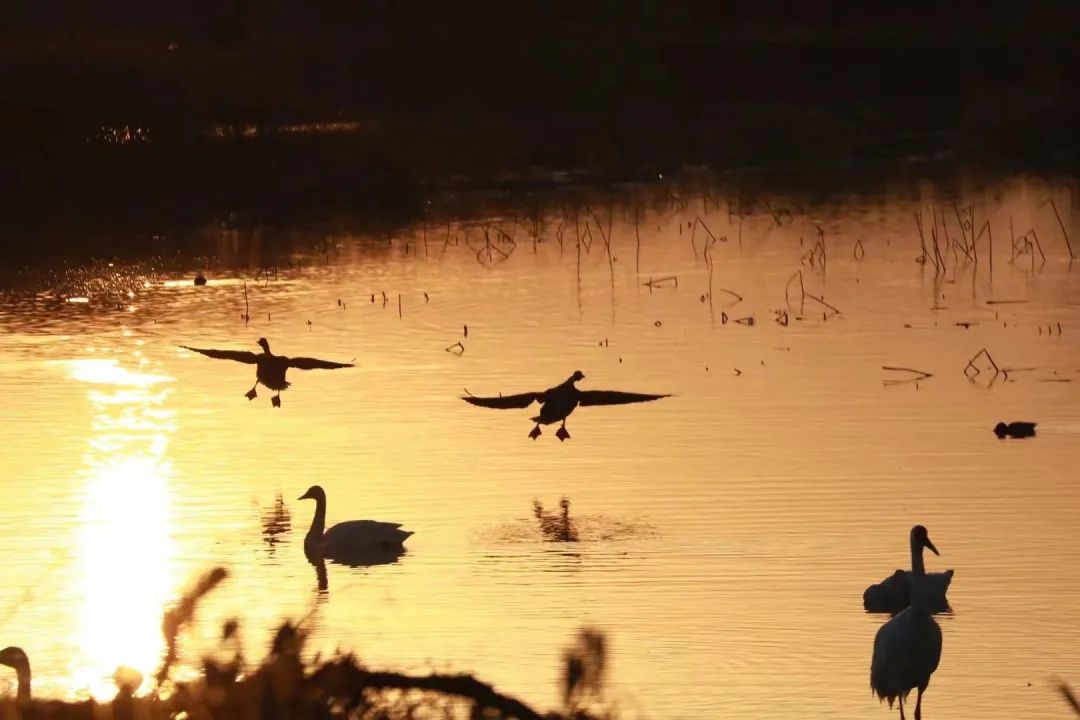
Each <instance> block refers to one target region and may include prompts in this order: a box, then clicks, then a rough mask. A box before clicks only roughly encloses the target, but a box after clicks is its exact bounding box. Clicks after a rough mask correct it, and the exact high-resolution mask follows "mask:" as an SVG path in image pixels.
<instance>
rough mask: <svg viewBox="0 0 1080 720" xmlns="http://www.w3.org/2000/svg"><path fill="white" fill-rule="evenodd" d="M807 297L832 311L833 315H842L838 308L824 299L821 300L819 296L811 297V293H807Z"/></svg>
mask: <svg viewBox="0 0 1080 720" xmlns="http://www.w3.org/2000/svg"><path fill="white" fill-rule="evenodd" d="M806 297H808V298H810V299H811V300H813V301H814V302H816V303H818V304H820V305H823V306H824V307H826V308H828V309H829V310H832V314H833V315H839V314H840V310H838V309H837V308H836V306H834V305H830V304H829V303H827V302H825V300H824V298H820V297H818V296H817V295H811V294H810V293H806Z"/></svg>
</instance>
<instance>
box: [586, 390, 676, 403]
mask: <svg viewBox="0 0 1080 720" xmlns="http://www.w3.org/2000/svg"><path fill="white" fill-rule="evenodd" d="M666 397H671V395H670V394H665V395H646V394H644V393H631V392H619V391H618V390H583V391H582V392H581V395H580V399H579V400H578V405H625V404H626V403H639V402H649V401H650V400H659V399H660V398H666Z"/></svg>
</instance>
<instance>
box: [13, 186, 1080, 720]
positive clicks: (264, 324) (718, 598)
mask: <svg viewBox="0 0 1080 720" xmlns="http://www.w3.org/2000/svg"><path fill="white" fill-rule="evenodd" d="M1077 197H1078V196H1077V194H1076V189H1075V186H1071V185H1069V184H1066V183H1062V182H1059V181H1056V180H1052V179H1040V178H1033V177H1013V178H1007V179H1003V180H984V179H982V178H980V177H978V176H975V177H972V178H967V179H962V180H959V181H952V182H949V183H944V184H939V183H935V182H933V181H929V180H927V181H914V180H904V181H898V182H897V183H895V184H894V185H891V186H886V187H885V189H883V190H881V191H874V192H870V191H867V192H862V193H859V194H850V195H849V194H842V195H840V194H834V195H828V196H826V195H818V196H816V197H814V198H807V197H800V196H799V195H785V194H783V193H779V192H773V193H770V192H763V193H758V194H753V195H748V194H747V193H743V192H740V189H739V187H738V185H737V184H734V185H725V186H719V185H708V184H706V185H700V184H689V183H687V184H681V185H680V184H675V183H671V182H669V181H667V180H658V181H657V183H656V184H654V185H649V186H626V187H620V188H615V189H611V190H607V189H604V190H593V191H581V192H579V193H567V194H565V195H557V194H553V195H552V196H551V197H545V196H543V195H539V196H536V197H527V198H512V197H511V198H506V197H492V198H488V199H484V198H479V199H478V198H472V199H471V200H470V202H469V203H468V205H469V208H470V210H468V211H467V212H465V211H458V212H453V211H451V210H450V209H448V207H450V205H452V203H451V204H447V205H445V206H443V207H436V205H433V206H432V209H431V212H430V216H429V220H428V221H426V222H421V223H417V224H415V225H412V226H409V227H405V228H398V229H395V230H393V231H392V232H379V233H365V232H358V231H354V230H351V229H349V227H348V226H347V225H346V224H339V223H336V222H335V220H334V218H325V222H319V223H310V224H303V225H301V224H299V223H298V224H297V225H296V226H295V227H293V226H289V225H285V226H282V225H281V224H277V225H275V226H269V225H258V224H254V225H253V224H246V223H244V224H242V223H236V222H229V221H228V219H227V218H226V219H225V220H224V221H222V222H216V223H211V224H207V225H206V226H204V227H199V228H194V229H190V228H189V229H187V230H185V231H183V233H179V231H178V233H179V234H178V235H177V236H176V237H175V238H171V237H166V238H164V239H162V238H156V239H150V238H148V239H147V243H149V244H151V245H152V244H153V243H158V245H163V244H165V245H167V244H168V243H169V242H170V241H171V240H173V239H175V246H176V247H179V248H181V250H180V251H179V252H172V253H170V254H157V253H151V252H132V253H129V254H126V255H125V256H110V257H103V258H101V259H100V260H95V261H87V262H79V263H75V264H71V263H63V262H61V261H60V260H59V259H57V260H56V261H55V262H50V261H49V259H48V255H46V254H45V253H46V251H44V250H43V251H42V254H43V256H42V257H38V258H36V260H35V262H33V263H32V264H31V265H29V266H27V267H11V266H10V265H9V266H6V267H5V269H4V271H3V272H2V274H0V288H2V290H3V293H2V295H0V327H2V330H3V331H2V333H0V392H2V396H3V402H4V406H5V407H4V412H3V417H4V419H3V421H2V427H3V438H4V452H3V453H2V454H0V490H2V491H3V494H4V502H3V504H2V511H0V518H2V521H3V528H4V532H3V533H2V534H0V556H2V557H3V558H4V579H5V582H4V583H3V586H2V587H0V645H18V646H21V647H23V648H24V649H25V650H26V651H27V654H28V655H29V657H30V660H31V664H32V666H33V669H34V673H35V674H34V690H35V692H36V693H37V694H39V695H54V696H63V697H72V696H79V695H86V694H91V695H94V696H98V697H109V696H110V695H111V693H112V692H113V690H112V688H113V684H112V680H111V676H112V673H113V671H114V670H115V669H116V667H117V666H118V665H121V664H124V665H129V666H132V667H135V668H137V669H139V670H140V671H142V672H143V673H144V675H147V676H149V675H151V674H152V672H153V669H154V668H155V667H156V665H157V664H158V662H159V660H160V657H161V653H162V651H163V642H162V638H161V615H162V611H163V609H164V608H166V607H168V606H169V604H170V603H171V602H174V601H175V600H176V599H177V597H178V596H179V595H180V594H182V593H183V592H184V590H185V589H186V588H187V587H188V586H189V584H190V583H191V581H192V579H193V578H194V577H195V576H196V575H197V574H198V573H200V572H203V571H205V570H207V569H208V568H210V567H212V566H214V565H217V564H220V565H224V566H225V567H227V568H228V569H229V571H230V576H229V578H228V579H227V580H226V581H225V582H224V583H223V584H222V585H221V586H220V588H218V589H217V590H215V591H214V592H213V593H212V594H211V595H209V596H208V597H207V598H206V600H205V601H204V602H203V604H202V605H201V606H200V610H199V615H198V622H197V625H196V627H195V628H194V630H193V631H192V632H191V633H189V634H187V635H185V636H184V639H183V652H184V657H185V658H186V659H187V660H188V661H189V663H190V664H191V666H192V667H193V666H194V663H195V661H197V659H198V658H199V656H200V655H201V654H203V653H205V652H209V651H211V650H212V649H213V648H215V647H216V646H217V641H218V637H219V635H220V628H221V624H222V623H223V622H224V621H225V620H226V619H228V618H233V617H235V618H239V619H240V622H241V632H242V636H243V640H244V644H245V649H246V652H247V654H248V655H249V657H252V658H257V657H260V656H261V654H262V653H263V652H264V650H265V648H266V647H267V643H268V640H269V637H270V635H271V633H272V631H273V629H274V628H275V627H276V624H277V623H278V622H280V621H281V620H282V619H283V618H294V619H298V618H301V617H304V616H307V615H309V614H310V617H309V620H308V622H309V623H310V626H311V628H312V633H313V634H312V641H311V644H310V649H311V650H312V651H316V650H321V651H323V652H330V651H333V650H334V649H335V648H341V649H343V650H351V651H354V652H356V653H357V655H358V656H359V657H360V658H361V659H362V660H363V661H364V662H366V663H369V664H371V665H373V666H376V667H388V668H395V669H401V670H408V671H412V672H425V671H430V670H440V671H455V672H470V673H475V674H477V675H478V676H479V677H481V678H483V679H485V680H488V681H491V682H493V683H494V684H495V685H496V687H497V688H498V689H500V690H501V691H503V692H507V693H510V694H513V695H516V696H519V697H521V698H522V699H524V700H525V701H527V702H530V703H533V704H535V705H537V706H540V707H545V708H546V707H554V706H557V705H558V704H559V702H560V690H559V677H560V673H561V662H562V661H561V657H562V653H563V651H564V649H565V648H567V647H568V646H569V645H570V643H571V642H572V641H573V639H574V637H575V635H576V633H577V631H578V630H579V629H580V628H583V627H591V628H596V629H599V630H602V631H603V632H605V633H606V635H607V638H608V642H609V647H610V648H611V662H610V666H609V677H608V693H609V697H610V699H611V700H613V701H614V702H615V703H616V704H617V705H618V706H619V708H620V710H621V712H622V713H623V714H624V715H625V716H626V717H630V718H633V717H649V718H706V717H725V718H788V717H796V716H798V717H806V716H810V717H844V718H851V717H886V716H887V714H888V711H887V709H886V708H885V706H883V705H879V704H878V701H877V700H876V699H875V698H874V697H872V696H871V692H870V688H869V665H870V655H871V648H872V643H873V638H874V633H875V631H876V630H877V628H878V627H879V626H880V625H881V624H882V623H883V622H885V620H886V619H887V617H886V616H881V615H870V614H867V613H865V612H864V611H863V609H862V597H861V596H862V591H863V589H864V588H865V587H866V585H867V584H869V583H871V582H877V581H879V580H881V579H882V578H883V577H885V576H886V575H888V574H890V573H892V571H893V570H895V569H896V568H902V567H904V568H906V567H909V556H908V545H907V542H908V531H909V529H910V528H911V526H912V525H914V524H916V523H922V524H925V525H926V526H927V527H928V528H929V531H930V536H931V538H933V540H934V542H935V544H936V545H937V547H938V549H939V550H940V551H941V553H942V554H941V556H940V557H936V556H928V560H927V564H928V568H929V569H930V570H944V569H946V568H954V569H955V571H956V576H955V578H954V580H953V584H952V588H951V589H950V592H949V597H950V600H951V603H952V606H953V610H954V612H953V613H952V614H951V615H942V616H938V622H939V623H940V625H941V627H942V631H943V636H944V651H943V655H942V660H941V665H940V667H939V669H938V671H937V672H936V673H935V675H934V676H933V680H932V682H931V684H930V689H929V691H928V693H927V695H926V699H925V703H926V708H927V715H928V716H934V717H954V718H960V717H967V718H970V717H981V718H1003V719H1004V718H1009V719H1012V718H1016V717H1025V718H1061V717H1065V716H1066V715H1067V708H1066V707H1065V706H1064V704H1063V702H1062V701H1061V698H1060V697H1059V696H1058V695H1057V693H1056V692H1055V691H1054V689H1053V678H1055V677H1061V678H1064V679H1066V680H1070V681H1071V682H1073V683H1074V684H1080V542H1078V540H1080V535H1078V530H1077V528H1078V521H1080V486H1078V485H1077V482H1076V480H1077V477H1078V470H1077V468H1078V467H1080V272H1078V271H1075V269H1074V265H1075V263H1070V261H1069V256H1070V248H1069V245H1068V242H1069V241H1070V240H1071V244H1072V247H1073V249H1074V250H1075V251H1080V205H1078V202H1077ZM917 218H919V219H918V220H917ZM1059 219H1060V221H1059ZM920 223H921V226H922V235H923V237H924V238H925V245H926V247H927V249H926V253H925V254H924V251H923V241H921V240H920V228H919V224H920ZM1010 228H1011V230H1010ZM70 232H71V233H77V231H76V230H72V231H70ZM1066 233H1067V235H1066ZM935 237H936V238H937V241H938V249H937V251H935V249H934V246H933V243H934V238H935ZM12 242H19V243H23V244H26V243H32V242H35V241H34V240H33V239H32V238H19V237H17V234H16V236H15V237H14V238H13V240H12ZM69 244H76V243H69ZM1044 256H1045V257H1044ZM55 257H57V258H59V254H55ZM199 271H201V272H203V273H205V275H206V277H207V278H208V284H207V285H205V286H203V287H197V286H195V285H194V283H193V278H194V277H195V275H196V273H197V272H199ZM800 273H801V274H800ZM245 315H246V316H247V319H245ZM466 328H467V330H466ZM260 337H265V338H267V339H268V340H269V342H270V344H271V347H272V348H273V350H274V351H275V352H277V353H281V354H285V355H303V356H311V357H318V358H325V359H328V360H335V361H339V362H355V364H356V367H354V368H348V369H339V370H316V371H311V372H304V371H300V370H292V371H290V374H289V380H290V381H292V383H293V387H292V389H290V390H289V391H287V392H285V393H284V394H283V395H282V406H281V407H280V408H274V407H272V406H271V403H270V396H271V393H270V392H269V391H268V390H266V389H265V388H260V389H259V396H258V398H256V399H255V400H254V401H250V402H249V401H248V400H247V399H245V397H244V393H245V392H246V391H247V390H248V389H249V388H250V387H251V383H252V382H253V381H254V370H253V366H251V365H243V364H239V363H232V362H225V361H221V360H214V359H210V358H207V357H204V356H202V355H198V354H195V353H192V352H189V351H186V350H183V349H180V348H179V347H178V345H191V346H195V347H202V348H221V349H238V350H250V351H256V352H257V351H258V347H257V346H256V344H255V343H256V340H257V339H258V338H260ZM982 349H985V350H986V351H987V354H988V355H987V354H983V355H981V356H980V357H978V358H975V356H976V355H977V354H979V351H980V350H982ZM988 356H989V357H988ZM973 358H975V360H974V362H973V364H972V366H970V367H968V362H969V360H972V359H973ZM991 362H993V363H994V364H996V366H997V367H998V368H999V370H1007V371H1006V372H995V371H994V369H993V368H992V366H991ZM885 367H893V368H906V369H895V370H888V369H884V368H885ZM966 368H967V369H966ZM965 369H966V371H965ZM575 370H581V371H582V372H583V373H584V374H585V380H583V381H582V382H581V383H580V387H581V388H582V389H611V390H626V391H633V392H645V393H672V394H673V397H670V398H665V399H662V400H659V401H657V402H653V403H646V404H640V405H626V406H619V407H587V408H581V409H579V410H577V411H576V412H575V413H574V414H573V415H572V416H571V417H570V419H569V422H568V424H567V429H568V430H569V431H570V433H571V435H572V437H571V438H570V439H569V440H567V441H565V442H560V441H559V439H558V438H556V436H555V430H556V429H557V426H554V425H553V426H548V427H545V428H544V433H543V435H542V436H541V437H540V438H539V439H537V440H535V441H533V440H530V439H529V438H528V432H529V430H530V429H531V428H532V423H530V422H529V420H528V418H529V417H530V416H531V415H533V414H535V413H534V412H533V411H534V410H535V406H534V407H533V408H532V409H526V410H490V409H485V408H478V407H473V406H471V405H468V404H466V403H465V402H463V401H462V400H461V396H462V395H464V394H465V393H466V392H469V393H473V394H477V395H497V394H499V393H505V394H510V393H518V392H524V391H529V390H543V389H544V388H547V387H550V386H552V385H555V384H557V383H559V382H561V381H563V380H564V379H565V378H567V377H568V376H569V375H570V374H571V373H573V372H574V371H575ZM915 371H921V372H922V373H926V374H928V375H929V377H924V376H922V375H920V374H919V373H918V372H915ZM920 378H921V379H920ZM1000 420H1004V421H1010V420H1032V421H1037V422H1038V423H1039V426H1038V434H1037V436H1036V437H1034V438H1031V439H1027V440H999V439H998V438H996V437H995V436H994V434H993V433H992V432H991V429H992V428H993V426H994V424H995V423H997V422H998V421H1000ZM312 484H319V485H322V486H323V487H324V488H325V490H326V493H327V496H328V499H329V501H328V502H329V506H328V507H329V509H328V522H329V523H331V524H332V523H334V522H338V521H342V520H349V519H358V518H372V519H378V520H387V521H393V522H400V523H403V524H404V525H405V527H406V528H408V529H410V530H413V531H415V533H416V534H415V535H414V536H413V537H412V538H410V539H409V540H408V542H407V544H406V545H407V549H408V552H407V553H406V554H405V555H404V556H403V557H402V558H400V559H399V561H398V562H395V563H392V564H383V565H375V566H370V567H360V568H352V567H346V566H342V565H337V564H331V565H330V566H329V570H328V578H327V583H326V585H327V587H326V588H325V589H320V588H319V583H318V581H317V578H316V572H315V569H314V568H313V567H312V566H311V565H310V564H309V563H308V562H307V561H306V560H305V558H304V553H303V550H302V543H303V536H304V533H305V532H306V531H307V528H308V526H309V525H310V523H311V519H312V514H313V512H314V506H313V503H312V502H311V501H309V500H302V501H301V500H297V498H298V497H299V496H300V495H301V494H303V493H304V492H305V490H306V489H307V488H308V486H310V485H312ZM279 497H280V498H281V500H280V501H279V500H278V498H279ZM562 497H567V498H569V500H570V503H571V505H570V513H571V517H572V518H573V519H574V521H575V523H576V524H577V526H578V529H579V532H580V542H577V543H562V542H549V541H545V538H544V536H543V535H542V534H541V532H540V530H539V528H538V524H537V522H536V520H535V518H534V517H533V506H532V504H533V501H534V500H539V501H540V502H542V503H543V504H544V506H545V507H546V508H547V509H548V510H549V511H552V512H557V511H558V503H559V500H560V498H562ZM0 678H2V680H0V682H3V683H7V684H12V683H14V673H12V672H10V671H9V670H7V669H4V673H3V674H2V675H0Z"/></svg>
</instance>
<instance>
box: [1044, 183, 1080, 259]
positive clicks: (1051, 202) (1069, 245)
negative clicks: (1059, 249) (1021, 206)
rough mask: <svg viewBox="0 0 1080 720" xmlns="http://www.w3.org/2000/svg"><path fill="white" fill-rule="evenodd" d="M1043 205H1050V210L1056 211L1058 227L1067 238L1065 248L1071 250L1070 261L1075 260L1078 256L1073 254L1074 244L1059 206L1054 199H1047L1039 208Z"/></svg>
mask: <svg viewBox="0 0 1080 720" xmlns="http://www.w3.org/2000/svg"><path fill="white" fill-rule="evenodd" d="M1043 205H1049V206H1050V209H1051V210H1053V211H1054V217H1055V218H1057V221H1058V227H1059V228H1061V234H1062V236H1063V237H1064V238H1065V247H1067V248H1068V249H1069V259H1070V260H1075V259H1076V255H1074V254H1073V249H1072V243H1071V242H1070V241H1069V232H1068V230H1066V229H1065V223H1064V222H1062V221H1061V215H1060V214H1059V213H1058V209H1057V204H1056V203H1055V202H1054V198H1046V200H1044V201H1043V202H1042V203H1040V204H1039V207H1042V206H1043Z"/></svg>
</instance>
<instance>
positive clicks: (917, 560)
mask: <svg viewBox="0 0 1080 720" xmlns="http://www.w3.org/2000/svg"><path fill="white" fill-rule="evenodd" d="M911 574H912V575H913V576H914V577H922V576H923V575H926V566H925V565H924V564H923V546H922V543H921V542H920V541H919V540H918V538H916V537H914V536H912V538H911Z"/></svg>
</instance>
